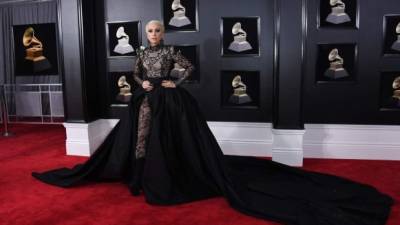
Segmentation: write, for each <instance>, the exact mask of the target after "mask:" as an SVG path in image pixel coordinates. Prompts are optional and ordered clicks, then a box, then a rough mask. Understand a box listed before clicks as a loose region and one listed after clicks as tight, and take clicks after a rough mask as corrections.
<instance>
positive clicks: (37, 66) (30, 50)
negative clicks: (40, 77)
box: [22, 27, 51, 72]
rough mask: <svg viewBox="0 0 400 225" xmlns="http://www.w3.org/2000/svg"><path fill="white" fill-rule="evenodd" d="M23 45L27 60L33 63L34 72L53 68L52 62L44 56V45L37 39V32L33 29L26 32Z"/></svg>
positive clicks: (29, 28)
mask: <svg viewBox="0 0 400 225" xmlns="http://www.w3.org/2000/svg"><path fill="white" fill-rule="evenodd" d="M22 43H23V45H24V46H25V47H26V49H25V53H26V54H25V60H27V61H28V62H30V63H31V65H32V70H33V71H34V72H40V71H43V70H47V69H49V68H51V65H50V62H49V61H48V60H47V59H46V57H44V56H43V44H42V42H41V41H40V40H39V39H38V38H36V37H35V30H34V29H33V28H32V27H28V28H27V29H26V30H25V32H24V35H23V37H22Z"/></svg>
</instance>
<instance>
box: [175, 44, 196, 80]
mask: <svg viewBox="0 0 400 225" xmlns="http://www.w3.org/2000/svg"><path fill="white" fill-rule="evenodd" d="M171 53H172V59H173V60H174V62H175V63H178V64H179V65H180V66H182V67H183V68H184V69H185V73H184V75H183V76H182V77H181V78H179V79H178V80H176V81H174V83H175V85H176V86H178V85H179V84H181V83H182V82H183V81H184V80H186V79H187V78H188V77H189V76H190V75H191V74H192V72H193V70H194V69H195V68H194V66H193V64H192V63H190V61H189V60H188V59H187V58H186V57H185V56H183V55H182V53H181V52H180V51H176V52H175V50H174V47H172V46H171Z"/></svg>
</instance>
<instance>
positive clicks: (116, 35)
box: [106, 21, 142, 58]
mask: <svg viewBox="0 0 400 225" xmlns="http://www.w3.org/2000/svg"><path fill="white" fill-rule="evenodd" d="M106 38H107V43H108V48H107V56H108V57H109V58H111V57H112V58H116V57H133V56H136V54H137V53H136V51H137V49H138V48H139V46H140V45H141V43H142V40H141V39H142V34H141V23H140V21H118V22H107V23H106Z"/></svg>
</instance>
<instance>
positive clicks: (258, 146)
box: [64, 119, 400, 166]
mask: <svg viewBox="0 0 400 225" xmlns="http://www.w3.org/2000/svg"><path fill="white" fill-rule="evenodd" d="M117 122H118V120H108V119H101V120H97V121H94V122H92V123H90V124H80V123H64V126H65V128H66V130H67V141H66V146H67V154H68V155H81V156H89V155H91V154H93V152H94V150H95V149H96V148H97V147H98V146H99V145H100V144H101V142H102V141H103V139H104V138H105V137H106V136H107V135H108V133H109V132H110V131H111V129H112V128H113V127H114V126H115V124H116V123H117ZM208 125H209V127H210V129H211V131H212V132H213V134H214V136H215V137H216V139H217V141H218V143H219V145H220V146H221V149H222V151H223V152H224V154H226V155H244V156H260V157H270V156H272V157H273V160H274V161H278V162H282V163H285V164H289V165H297V166H298V165H300V163H299V162H300V161H301V160H302V158H303V156H304V158H327V159H329V158H336V159H371V160H400V126H386V125H340V124H335V125H326V124H306V125H305V134H304V135H303V133H304V130H274V129H273V128H272V125H271V124H270V123H242V122H208ZM89 140H90V141H89Z"/></svg>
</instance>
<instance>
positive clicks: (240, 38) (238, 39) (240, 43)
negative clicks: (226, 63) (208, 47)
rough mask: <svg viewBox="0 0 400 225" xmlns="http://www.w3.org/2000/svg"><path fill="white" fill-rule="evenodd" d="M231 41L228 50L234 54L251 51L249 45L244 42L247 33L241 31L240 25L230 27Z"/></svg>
mask: <svg viewBox="0 0 400 225" xmlns="http://www.w3.org/2000/svg"><path fill="white" fill-rule="evenodd" d="M232 34H233V41H232V42H231V43H230V44H229V47H228V49H229V50H232V51H235V52H243V51H246V50H250V49H252V47H251V45H250V43H249V42H248V41H247V40H246V39H247V33H246V31H244V30H243V29H242V24H241V23H239V22H237V23H235V24H234V25H233V27H232Z"/></svg>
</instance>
